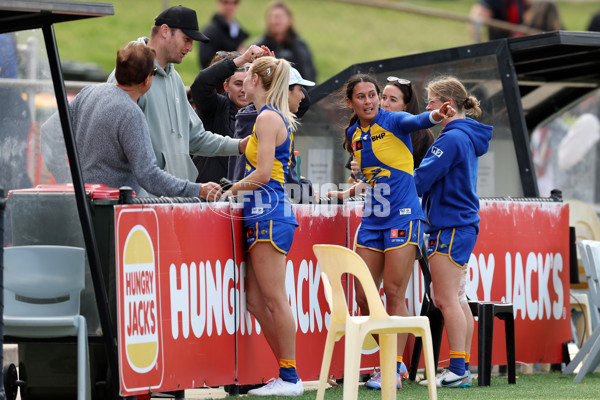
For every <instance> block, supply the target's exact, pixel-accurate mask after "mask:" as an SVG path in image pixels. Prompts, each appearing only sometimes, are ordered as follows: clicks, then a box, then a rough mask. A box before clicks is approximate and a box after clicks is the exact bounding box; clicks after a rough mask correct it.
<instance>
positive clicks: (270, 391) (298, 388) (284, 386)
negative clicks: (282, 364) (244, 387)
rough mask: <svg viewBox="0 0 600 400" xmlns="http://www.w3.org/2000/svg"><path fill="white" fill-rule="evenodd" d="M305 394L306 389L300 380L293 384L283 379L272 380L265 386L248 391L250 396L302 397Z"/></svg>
mask: <svg viewBox="0 0 600 400" xmlns="http://www.w3.org/2000/svg"><path fill="white" fill-rule="evenodd" d="M303 393H304V387H303V386H302V381H301V380H300V379H298V382H296V383H291V382H287V381H284V380H282V379H281V378H277V379H275V378H271V379H269V381H268V382H267V384H266V385H265V386H263V387H259V388H258V389H252V390H248V394H249V395H250V396H302V394H303Z"/></svg>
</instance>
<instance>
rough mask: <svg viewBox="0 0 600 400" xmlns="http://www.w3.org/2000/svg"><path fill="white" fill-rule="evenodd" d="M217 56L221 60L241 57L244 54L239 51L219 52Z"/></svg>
mask: <svg viewBox="0 0 600 400" xmlns="http://www.w3.org/2000/svg"><path fill="white" fill-rule="evenodd" d="M217 55H218V56H219V57H221V58H227V57H233V58H236V57H239V56H241V55H242V54H241V53H239V52H237V51H217Z"/></svg>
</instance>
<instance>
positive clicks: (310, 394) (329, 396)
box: [252, 372, 600, 400]
mask: <svg viewBox="0 0 600 400" xmlns="http://www.w3.org/2000/svg"><path fill="white" fill-rule="evenodd" d="M574 377H575V375H566V376H564V375H562V374H560V373H557V372H552V373H548V374H544V373H540V374H533V375H519V376H518V379H517V383H516V384H515V385H509V384H508V383H507V380H506V377H502V376H493V377H492V381H491V385H490V386H482V387H479V386H477V383H476V381H477V380H476V379H474V380H473V387H472V388H468V389H438V392H437V393H438V398H439V399H457V400H471V399H473V400H481V399H499V400H500V399H598V398H600V373H598V372H596V373H593V374H588V375H587V376H586V377H585V378H584V380H583V382H581V383H575V382H573V378H574ZM342 392H343V389H342V387H338V388H329V389H327V391H326V392H325V400H341V399H342V397H343V396H342ZM315 396H316V391H314V390H310V391H306V392H305V393H304V395H302V396H301V397H293V398H294V399H306V400H308V399H314V398H315ZM252 398H253V399H258V400H259V399H270V398H271V397H260V396H252ZM279 398H280V399H285V398H286V397H279ZM358 398H359V399H360V400H371V399H372V400H376V399H381V392H380V391H373V390H369V389H366V388H365V387H364V386H361V387H360V388H359V390H358ZM397 398H398V399H402V400H409V399H427V398H428V392H427V387H425V386H420V385H419V384H417V383H414V382H405V383H404V386H403V387H402V390H401V391H400V392H398V395H397ZM290 399H292V397H290Z"/></svg>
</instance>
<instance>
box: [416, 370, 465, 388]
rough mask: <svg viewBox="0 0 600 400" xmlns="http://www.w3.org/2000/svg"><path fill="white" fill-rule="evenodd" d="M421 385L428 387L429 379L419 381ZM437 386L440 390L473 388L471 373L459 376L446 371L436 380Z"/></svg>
mask: <svg viewBox="0 0 600 400" xmlns="http://www.w3.org/2000/svg"><path fill="white" fill-rule="evenodd" d="M419 385H421V386H427V379H423V380H421V381H419ZM435 385H436V386H437V387H439V388H441V387H449V388H464V387H471V376H470V372H466V371H465V373H464V374H463V375H461V376H458V375H456V374H455V373H454V372H452V371H450V370H449V369H445V370H443V371H442V373H441V374H440V375H439V376H438V377H436V378H435Z"/></svg>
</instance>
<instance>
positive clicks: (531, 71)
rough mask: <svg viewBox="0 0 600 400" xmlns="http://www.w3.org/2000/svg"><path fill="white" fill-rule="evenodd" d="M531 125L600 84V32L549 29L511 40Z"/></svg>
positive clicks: (525, 107)
mask: <svg viewBox="0 0 600 400" xmlns="http://www.w3.org/2000/svg"><path fill="white" fill-rule="evenodd" d="M508 47H509V49H510V55H511V57H512V63H513V65H514V69H515V72H516V74H517V79H518V85H519V91H520V93H521V98H522V102H523V112H524V115H525V120H526V122H527V127H528V129H529V131H530V132H531V131H532V130H533V128H535V127H536V126H537V125H538V124H539V123H541V122H542V121H543V120H545V119H546V118H548V117H550V116H551V115H553V114H555V113H557V112H560V111H561V110H562V109H564V108H565V107H567V106H568V105H569V104H571V103H573V102H574V101H577V100H578V99H580V98H582V97H584V96H585V95H587V94H589V93H590V92H591V91H594V90H596V89H598V87H600V33H597V32H563V31H560V32H549V33H543V34H539V35H533V36H525V37H520V38H513V39H510V40H508Z"/></svg>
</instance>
